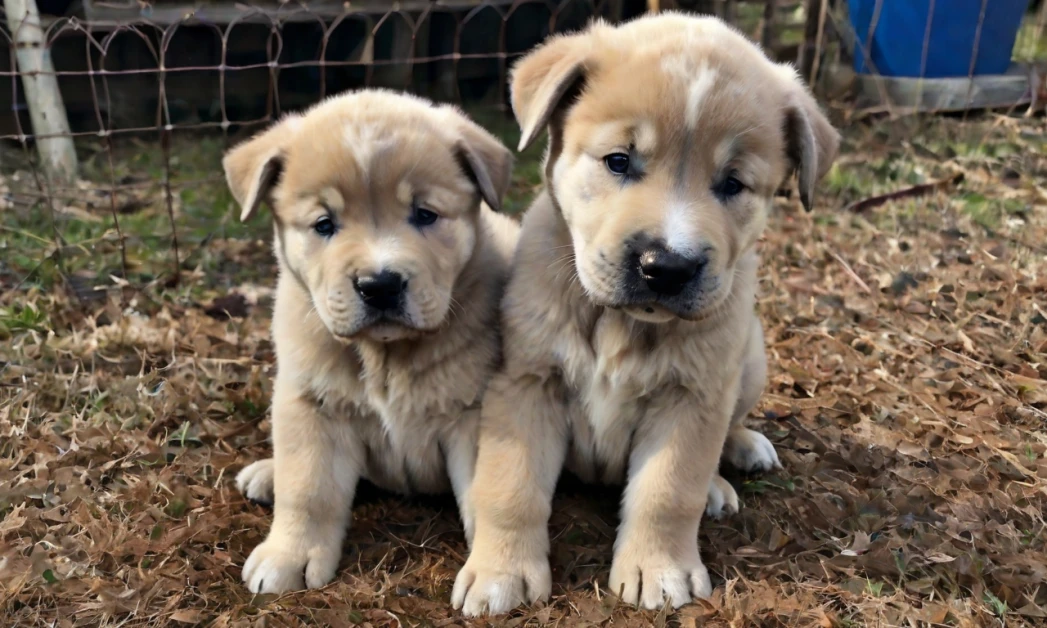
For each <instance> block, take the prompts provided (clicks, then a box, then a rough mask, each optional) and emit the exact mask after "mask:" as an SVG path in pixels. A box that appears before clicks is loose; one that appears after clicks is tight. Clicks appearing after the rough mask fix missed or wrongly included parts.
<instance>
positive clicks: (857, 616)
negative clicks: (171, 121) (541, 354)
mask: <svg viewBox="0 0 1047 628" xmlns="http://www.w3.org/2000/svg"><path fill="white" fill-rule="evenodd" d="M492 125H493V126H495V127H497V128H498V130H499V131H500V132H502V133H503V134H504V135H507V136H511V135H512V131H511V130H509V129H510V127H509V126H508V125H506V124H505V123H504V121H494V122H492ZM844 128H845V129H846V136H847V141H846V145H845V149H844V151H843V158H842V159H841V161H840V163H839V164H838V166H837V167H836V169H835V170H834V171H833V172H832V173H831V174H830V176H829V177H828V180H827V181H826V182H825V184H824V186H823V190H824V192H823V194H822V195H821V197H820V198H819V200H818V208H817V209H816V211H815V212H814V213H813V214H810V215H808V214H804V213H803V212H802V210H800V209H799V207H798V203H797V202H796V201H795V200H791V199H781V202H780V203H779V207H778V211H777V212H776V213H775V216H774V217H773V219H772V223H771V227H770V229H769V231H768V234H767V237H766V238H765V241H764V242H763V244H762V252H763V256H764V265H763V274H762V277H763V281H762V291H763V295H762V298H761V299H760V303H759V309H760V313H761V316H762V317H763V320H764V321H765V324H766V327H767V339H768V348H767V350H768V352H769V355H770V358H771V382H770V384H769V386H768V388H767V391H766V394H765V395H764V397H763V401H762V403H761V405H760V414H759V416H754V417H753V420H752V422H753V424H754V425H755V426H756V427H757V428H758V429H760V430H762V431H763V432H764V433H766V434H768V435H769V437H770V438H771V439H772V440H773V441H774V443H775V444H776V446H777V447H778V451H779V453H780V455H781V458H782V462H783V464H784V467H785V468H784V471H781V472H779V473H777V474H774V475H769V476H763V477H746V476H732V477H731V479H732V481H734V482H735V485H736V487H737V488H738V489H739V493H740V494H741V495H742V498H743V501H744V506H743V509H742V511H741V513H739V514H738V515H736V516H733V517H731V518H729V519H727V520H724V521H721V522H706V523H704V524H703V526H702V530H701V533H700V539H699V540H700V543H701V547H702V552H703V556H704V557H705V560H706V563H707V564H708V565H709V568H710V570H711V572H712V573H713V574H714V579H715V583H716V591H715V593H714V595H713V598H712V600H711V601H709V602H707V603H699V604H694V605H690V606H688V607H685V608H684V609H682V610H681V611H679V612H668V611H663V612H660V613H654V612H651V613H647V612H641V611H637V610H635V609H632V608H627V607H626V606H624V605H622V604H620V603H616V602H615V600H614V598H613V597H612V596H609V595H608V594H607V593H606V591H604V590H603V589H602V588H601V587H602V586H603V585H605V583H606V578H607V574H608V570H609V567H610V558H611V545H612V540H613V536H614V529H615V525H616V504H617V499H618V495H617V494H616V493H615V492H614V491H613V490H611V489H606V490H605V489H600V490H593V489H591V488H587V487H579V486H576V485H571V483H569V482H568V483H566V484H565V486H564V487H563V489H562V490H561V491H560V492H559V494H558V497H557V499H556V502H555V504H554V515H553V518H552V522H551V532H552V535H553V538H554V541H553V545H552V547H553V549H552V563H553V568H554V582H555V584H554V589H553V597H552V599H551V601H550V602H549V603H548V605H545V606H542V607H540V608H533V609H527V610H521V611H518V612H516V613H514V614H513V615H512V616H511V617H510V618H507V619H504V620H502V623H505V624H506V625H524V624H526V625H538V624H564V625H582V624H585V625H596V624H598V625H618V626H621V625H626V626H634V625H635V626H639V625H650V624H652V623H653V624H655V625H679V626H694V625H697V624H707V625H711V626H728V625H729V626H750V625H752V626H777V625H790V626H793V625H796V626H804V625H816V626H866V625H868V626H888V625H889V626H901V625H906V626H918V625H919V626H925V625H935V626H937V625H947V626H991V625H1004V624H1006V625H1015V626H1018V625H1044V622H1045V621H1047V619H1045V617H1047V586H1045V583H1047V547H1045V543H1047V532H1045V524H1044V513H1045V505H1047V457H1045V455H1047V454H1045V452H1047V391H1045V388H1044V384H1045V379H1047V312H1045V311H1044V308H1047V298H1045V296H1044V295H1045V294H1047V290H1045V288H1047V285H1045V283H1047V278H1045V271H1047V263H1045V262H1047V248H1045V238H1044V235H1045V228H1044V227H1045V224H1047V215H1045V207H1047V190H1045V189H1044V187H1043V185H1044V183H1043V182H1044V181H1047V157H1044V148H1045V145H1044V136H1045V135H1044V134H1045V125H1044V121H1043V119H1042V118H1040V119H1035V120H1032V121H1023V120H1018V119H1014V118H1005V117H1001V116H982V117H977V118H972V119H970V120H967V121H963V120H960V119H958V118H949V119H941V118H920V119H909V120H903V121H895V122H886V121H864V122H863V121H854V122H850V123H846V124H844ZM507 139H508V141H509V142H510V143H511V144H514V143H515V142H514V139H513V138H512V137H508V138H507ZM103 148H104V147H100V146H96V147H84V151H85V152H84V154H85V160H86V163H87V168H88V174H89V177H88V178H89V179H90V180H91V182H85V183H84V184H82V185H81V186H80V188H79V189H77V190H66V191H59V192H53V193H52V194H51V196H52V203H51V204H50V205H49V204H48V203H47V202H41V201H40V199H39V193H38V192H37V191H36V190H35V189H34V184H33V179H32V177H31V176H29V175H28V174H27V173H26V172H24V171H22V172H18V173H12V172H7V173H6V174H5V177H4V180H3V183H2V184H0V192H3V196H2V199H0V207H2V209H0V216H2V221H0V251H2V253H0V288H2V291H3V292H2V297H0V625H3V626H45V625H46V626H62V627H65V626H144V625H149V626H166V625H175V626H177V625H208V626H227V625H228V626H233V625H235V626H247V625H251V626H285V625H287V626H298V625H305V624H310V625H331V626H341V625H372V626H408V625H410V626H415V625H419V626H421V625H431V626H444V625H452V624H461V623H463V622H462V621H461V620H460V618H458V617H456V615H455V614H454V613H453V612H451V610H450V608H449V597H450V588H451V585H452V582H453V579H454V576H455V573H456V571H457V569H458V568H459V567H460V566H461V564H462V562H463V560H464V554H465V547H464V541H463V538H462V533H461V530H460V527H459V525H458V522H457V517H456V514H455V509H454V505H453V501H452V500H451V499H425V500H418V499H405V498H401V497H397V496H391V495H385V494H380V493H377V491H370V492H369V494H365V495H363V496H362V497H361V499H360V500H358V503H357V506H356V507H355V508H354V521H353V527H352V529H351V530H350V532H349V536H348V541H347V543H346V548H345V554H344V558H343V562H342V565H341V569H340V571H339V574H338V580H337V581H336V582H335V583H333V584H331V585H330V586H328V587H325V588H324V589H322V590H319V591H310V592H304V593H295V594H290V595H285V596H282V597H279V598H277V597H273V596H252V595H250V594H249V593H248V592H247V590H246V589H245V588H244V587H243V586H242V585H241V583H240V581H239V574H240V567H241V565H242V564H243V562H244V559H245V558H246V556H247V555H248V553H249V552H250V550H251V549H252V548H253V547H254V546H255V545H257V544H258V543H259V542H260V541H261V540H262V539H263V537H264V535H265V533H266V531H267V530H268V527H269V524H270V521H271V513H270V512H269V511H267V510H266V509H264V508H262V507H259V506H255V505H252V504H250V503H247V502H245V500H244V499H243V498H242V497H241V496H240V495H239V494H238V493H237V492H236V490H235V488H234V487H233V485H232V478H233V476H234V474H235V472H236V471H237V470H239V469H240V468H241V467H242V466H244V465H245V464H247V463H249V462H250V461H253V460H255V459H258V458H259V457H262V456H266V455H268V452H269V445H268V443H267V437H268V434H269V424H268V418H267V414H266V413H267V405H268V399H269V395H270V390H271V382H270V380H271V376H272V372H273V368H274V363H273V352H272V346H271V344H270V342H269V339H268V333H267V324H268V316H269V306H268V303H269V288H271V287H272V284H273V269H274V262H273V259H272V256H271V255H270V253H269V249H268V246H267V244H266V242H265V241H266V240H267V238H268V229H267V226H266V225H265V224H264V221H259V224H255V225H248V226H246V227H245V226H240V225H237V224H236V223H235V222H234V219H233V215H234V214H233V212H232V208H231V204H230V200H229V197H228V195H227V194H226V193H225V192H224V190H223V188H222V184H221V181H220V180H218V179H216V178H215V177H214V173H215V172H216V170H215V168H216V164H217V156H218V153H219V151H220V150H221V142H219V141H218V140H214V139H207V138H183V139H182V140H180V141H177V142H175V143H174V144H173V148H172V153H171V156H172V160H171V164H170V171H171V173H172V176H173V190H174V192H173V195H172V199H171V203H170V205H168V203H167V201H166V197H165V194H164V190H163V188H162V186H160V185H159V184H158V183H157V182H158V181H161V180H162V178H163V176H162V175H163V173H164V172H165V170H166V167H165V166H164V164H163V160H162V159H161V158H160V156H159V155H160V154H159V153H158V151H157V150H156V146H155V145H154V144H152V143H146V142H137V143H131V144H128V145H121V146H118V147H117V149H116V150H115V152H114V159H113V161H112V165H111V164H110V161H109V159H108V153H107V152H106V151H105V150H102V149H103ZM534 159H535V155H534V154H533V153H532V154H529V155H527V156H525V158H524V159H523V162H522V164H521V166H520V168H518V179H517V181H516V184H515V185H514V188H513V199H512V201H513V207H516V208H519V207H521V206H522V205H523V204H524V203H525V202H526V199H527V198H528V197H529V196H530V195H531V193H532V192H533V190H534V187H535V185H536V180H535V176H536V172H537V168H536V166H535V161H534ZM8 163H10V162H8ZM959 174H962V175H963V180H962V181H958V180H956V175H959ZM936 181H953V183H951V184H942V185H940V186H937V187H934V186H932V187H933V189H932V190H931V191H930V192H929V193H924V194H922V195H914V196H910V197H907V198H906V197H903V198H900V199H896V200H892V201H889V202H886V203H884V204H880V205H877V204H876V203H875V202H873V203H866V204H865V205H864V207H865V209H864V210H863V211H854V210H853V208H851V204H852V203H854V202H856V201H862V200H863V199H864V200H867V199H869V198H870V197H875V196H876V195H877V194H882V193H885V192H890V191H895V190H901V189H906V188H910V187H911V186H913V185H917V184H923V183H928V182H936ZM114 182H115V183H116V184H117V186H118V188H119V189H118V191H117V193H115V194H110V190H111V184H112V183H114ZM861 207H862V206H860V207H859V208H861ZM114 215H115V217H116V218H117V219H119V222H120V230H119V231H117V229H116V227H115V224H114V220H113V219H114ZM172 218H173V224H174V226H175V227H176V229H177V233H178V235H179V260H180V261H181V262H182V264H181V270H180V273H179V277H178V278H179V281H178V282H177V283H176V282H175V281H174V279H175V276H176V274H175V273H174V256H173V252H172V246H171V225H172ZM58 236H60V237H61V240H58ZM121 237H122V238H123V239H124V241H125V242H126V255H125V256H123V257H122V256H121V247H120V242H121ZM125 258H126V259H125ZM365 493H367V492H365ZM473 623H475V624H476V625H480V624H481V623H482V622H473Z"/></svg>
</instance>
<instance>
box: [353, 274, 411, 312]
mask: <svg viewBox="0 0 1047 628" xmlns="http://www.w3.org/2000/svg"><path fill="white" fill-rule="evenodd" d="M353 287H355V288H356V293H357V294H359V295H360V298H361V299H362V300H363V302H364V304H365V305H367V306H368V307H373V308H374V309H376V310H391V309H394V308H396V307H398V306H399V305H400V297H401V295H403V292H404V290H405V289H406V288H407V280H405V279H404V278H403V277H402V276H401V275H400V273H394V272H392V271H388V270H383V271H382V272H380V273H378V274H376V275H361V276H360V277H358V278H357V279H356V281H354V282H353Z"/></svg>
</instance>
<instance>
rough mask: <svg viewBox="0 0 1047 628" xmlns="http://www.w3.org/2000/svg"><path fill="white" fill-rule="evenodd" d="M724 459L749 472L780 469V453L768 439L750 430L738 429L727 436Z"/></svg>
mask: <svg viewBox="0 0 1047 628" xmlns="http://www.w3.org/2000/svg"><path fill="white" fill-rule="evenodd" d="M723 458H724V459H725V460H727V462H729V463H730V464H731V465H732V466H734V467H735V468H737V469H739V470H741V471H747V472H753V471H770V470H771V469H780V468H781V466H782V463H781V462H779V460H778V452H776V451H775V450H774V445H772V444H771V441H769V440H767V437H766V436H764V435H763V434H761V433H759V432H755V431H753V430H750V429H748V428H744V427H736V428H734V429H732V430H731V432H730V433H729V434H728V435H727V442H726V443H724V447H723Z"/></svg>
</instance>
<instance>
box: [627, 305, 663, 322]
mask: <svg viewBox="0 0 1047 628" xmlns="http://www.w3.org/2000/svg"><path fill="white" fill-rule="evenodd" d="M622 311H623V312H625V313H626V314H628V315H629V316H632V317H633V318H635V319H636V320H638V321H642V322H644V323H659V324H660V323H668V322H669V321H671V320H673V319H674V318H677V315H676V314H675V313H673V312H671V311H670V310H668V309H666V308H664V307H662V306H661V305H658V304H657V303H651V304H647V305H627V306H625V307H623V308H622Z"/></svg>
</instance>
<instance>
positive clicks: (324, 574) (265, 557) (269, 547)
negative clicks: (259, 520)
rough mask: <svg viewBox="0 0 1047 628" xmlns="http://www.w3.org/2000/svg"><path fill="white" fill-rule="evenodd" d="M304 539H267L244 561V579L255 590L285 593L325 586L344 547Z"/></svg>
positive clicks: (335, 568) (333, 572) (331, 578)
mask: <svg viewBox="0 0 1047 628" xmlns="http://www.w3.org/2000/svg"><path fill="white" fill-rule="evenodd" d="M311 541H312V539H301V540H300V542H287V541H284V540H281V539H274V538H272V536H270V538H268V539H266V541H265V542H264V543H262V544H261V545H259V546H258V547H256V548H255V549H254V551H253V552H251V556H250V557H249V558H248V559H247V562H246V563H245V564H244V571H243V580H244V583H246V584H247V588H248V589H250V591H251V593H285V592H287V591H300V590H302V589H305V588H309V589H315V588H318V587H322V586H324V585H325V584H327V583H328V582H330V581H331V580H333V579H334V574H335V571H336V570H337V569H338V561H339V560H340V559H341V557H342V552H341V546H340V545H339V546H337V547H332V546H330V545H322V544H318V543H315V542H311Z"/></svg>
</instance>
